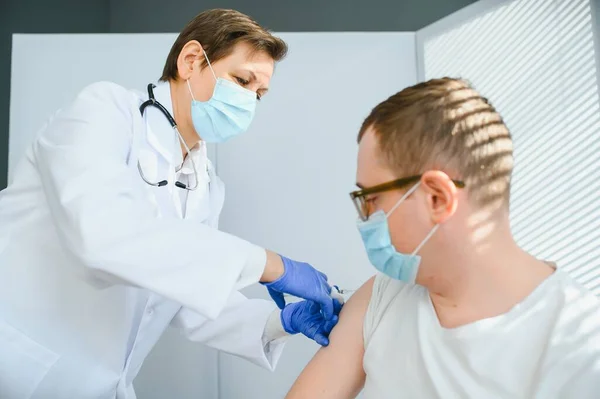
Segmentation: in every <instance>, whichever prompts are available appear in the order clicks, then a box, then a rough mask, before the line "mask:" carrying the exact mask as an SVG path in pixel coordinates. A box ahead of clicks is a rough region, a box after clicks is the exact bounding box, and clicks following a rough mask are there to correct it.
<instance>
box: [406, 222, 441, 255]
mask: <svg viewBox="0 0 600 399" xmlns="http://www.w3.org/2000/svg"><path fill="white" fill-rule="evenodd" d="M438 227H440V225H439V224H436V225H435V226H433V228H432V229H431V231H430V232H429V234H427V235H426V236H425V239H424V240H423V241H421V243H420V244H419V245H417V248H415V250H414V251H413V253H412V254H411V256H414V255H416V254H417V252H419V251H420V250H421V248H423V245H425V244H426V243H427V241H429V239H430V238H431V236H432V235H433V233H435V232H436V231H437V229H438Z"/></svg>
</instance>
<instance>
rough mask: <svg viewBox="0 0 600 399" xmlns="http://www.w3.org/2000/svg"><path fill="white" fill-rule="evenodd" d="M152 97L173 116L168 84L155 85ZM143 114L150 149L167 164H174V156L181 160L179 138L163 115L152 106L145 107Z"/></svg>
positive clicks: (159, 83)
mask: <svg viewBox="0 0 600 399" xmlns="http://www.w3.org/2000/svg"><path fill="white" fill-rule="evenodd" d="M154 97H155V98H156V101H158V102H159V103H161V104H162V105H163V107H165V108H166V109H167V111H169V113H170V114H171V115H173V103H172V102H171V86H170V83H169V82H158V83H156V87H155V88H154ZM146 99H147V98H145V99H144V101H145V100H146ZM145 113H146V122H147V137H148V143H150V145H151V146H152V148H154V149H155V150H156V151H157V152H158V153H159V154H160V155H161V156H163V157H164V158H165V160H166V161H167V162H169V164H171V165H174V164H176V162H177V160H176V159H175V158H176V156H177V155H179V158H181V151H179V148H180V147H179V137H177V133H176V132H175V130H174V129H173V128H172V127H171V124H170V123H169V121H168V120H167V118H166V117H165V115H164V114H163V113H162V112H160V110H159V109H158V108H156V107H152V106H149V107H146V110H145ZM173 117H174V116H173Z"/></svg>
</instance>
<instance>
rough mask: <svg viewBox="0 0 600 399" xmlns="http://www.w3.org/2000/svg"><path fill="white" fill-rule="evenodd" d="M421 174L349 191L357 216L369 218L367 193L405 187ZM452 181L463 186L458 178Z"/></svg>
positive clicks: (371, 193) (362, 218)
mask: <svg viewBox="0 0 600 399" xmlns="http://www.w3.org/2000/svg"><path fill="white" fill-rule="evenodd" d="M421 176H422V175H415V176H409V177H403V178H402V179H398V180H394V181H390V182H387V183H383V184H379V185H377V186H374V187H369V188H365V189H362V190H358V191H353V192H351V193H350V198H351V199H352V203H353V204H354V207H355V208H356V211H357V212H358V217H360V219H361V220H362V221H363V222H364V221H366V220H367V219H369V216H370V215H371V213H372V209H371V208H372V204H371V203H370V202H369V198H368V196H369V195H373V194H377V193H383V192H385V191H390V190H396V189H399V188H403V187H406V186H407V185H409V184H411V183H416V182H418V181H419V180H420V179H421ZM452 182H453V183H454V185H455V186H456V187H458V188H464V187H465V183H464V182H462V181H460V180H452Z"/></svg>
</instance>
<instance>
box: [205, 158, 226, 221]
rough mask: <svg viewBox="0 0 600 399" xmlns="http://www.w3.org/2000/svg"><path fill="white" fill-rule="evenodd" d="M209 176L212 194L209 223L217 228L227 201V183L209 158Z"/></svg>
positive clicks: (210, 192) (210, 193)
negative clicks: (218, 174)
mask: <svg viewBox="0 0 600 399" xmlns="http://www.w3.org/2000/svg"><path fill="white" fill-rule="evenodd" d="M208 177H209V178H210V183H209V189H208V190H209V195H210V216H209V218H208V225H209V226H211V227H214V228H217V227H218V226H219V215H220V214H221V210H222V209H223V203H224V201H225V185H224V184H223V181H221V179H220V178H219V176H217V173H216V171H215V168H214V166H213V164H212V162H211V161H210V160H208Z"/></svg>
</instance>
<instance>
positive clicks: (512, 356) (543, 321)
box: [288, 78, 600, 399]
mask: <svg viewBox="0 0 600 399" xmlns="http://www.w3.org/2000/svg"><path fill="white" fill-rule="evenodd" d="M358 141H359V152H358V171H357V180H358V186H359V187H360V188H361V190H360V191H357V192H354V193H352V194H351V196H352V198H353V200H354V202H355V204H356V205H357V210H358V213H359V216H360V218H359V223H358V227H359V231H360V234H361V236H362V238H363V241H364V244H365V247H366V250H367V253H368V256H369V259H370V261H371V263H372V264H373V265H374V266H375V268H376V269H377V270H378V271H379V273H378V274H377V275H376V276H375V277H374V278H372V279H370V280H369V281H367V282H366V283H365V284H364V285H363V286H362V287H361V288H360V290H359V291H358V292H357V293H356V294H355V295H354V296H353V297H352V298H351V299H350V301H349V302H348V303H347V304H346V306H345V307H344V309H343V310H342V313H341V315H340V321H339V324H338V325H337V327H335V329H334V330H333V332H332V334H331V336H330V345H329V346H328V347H327V348H323V349H321V350H320V351H319V352H318V353H317V354H316V355H315V357H314V358H313V360H312V361H311V362H310V364H309V365H308V366H307V368H306V369H305V370H304V371H303V373H302V374H301V375H300V377H299V378H298V380H297V381H296V383H295V384H294V386H293V387H292V389H291V391H290V393H289V394H288V398H289V399H292V398H311V399H320V398H353V397H355V396H356V395H357V394H358V393H359V392H360V391H361V389H363V388H364V391H363V392H364V397H365V398H376V399H382V398H411V399H412V398H418V399H425V398H476V399H484V398H485V399H492V398H540V399H542V398H543V399H548V398H573V399H586V398H600V310H599V300H598V298H596V297H595V296H594V295H592V294H591V293H590V292H588V291H587V290H586V289H585V288H583V287H582V286H580V285H578V284H577V283H576V282H574V281H573V280H572V279H571V278H570V277H569V276H568V275H567V274H566V273H565V272H564V271H562V270H561V269H560V268H558V269H557V268H556V266H555V265H554V264H552V263H547V262H543V261H541V260H538V259H536V258H534V257H533V256H531V255H529V254H528V253H526V252H525V251H523V250H522V249H521V248H519V246H518V245H517V244H516V243H515V241H514V239H513V237H512V235H511V231H510V223H509V193H510V181H511V172H512V169H513V156H512V140H511V136H510V133H509V131H508V129H507V127H506V125H505V124H504V122H503V120H502V118H501V116H500V115H499V114H498V112H496V110H495V109H494V107H493V106H492V105H490V103H489V102H488V101H487V99H486V98H484V97H482V96H481V95H480V94H479V93H478V92H476V91H475V90H474V89H473V88H472V87H470V86H469V84H468V83H466V82H464V81H462V80H455V79H448V78H445V79H437V80H431V81H428V82H425V83H421V84H418V85H416V86H413V87H409V88H407V89H405V90H403V91H401V92H399V93H397V94H395V95H393V96H392V97H390V98H389V99H387V100H386V101H384V102H382V103H381V104H379V105H378V106H377V107H375V108H374V109H373V110H372V112H371V114H370V115H369V116H368V117H367V119H366V120H365V121H364V123H363V125H362V127H361V129H360V133H359V135H358ZM540 184H552V182H551V181H548V182H540ZM531 189H535V187H531Z"/></svg>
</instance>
